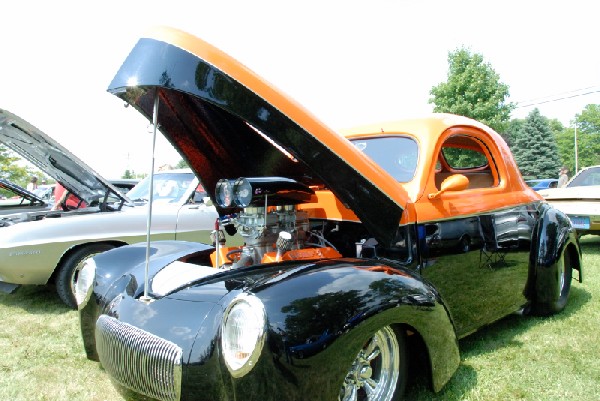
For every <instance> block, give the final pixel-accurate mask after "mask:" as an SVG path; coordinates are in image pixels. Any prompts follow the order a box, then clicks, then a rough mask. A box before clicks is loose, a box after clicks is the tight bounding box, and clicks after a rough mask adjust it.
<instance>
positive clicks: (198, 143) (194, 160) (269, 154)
mask: <svg viewBox="0 0 600 401" xmlns="http://www.w3.org/2000/svg"><path fill="white" fill-rule="evenodd" d="M321 89H322V88H315V90H321ZM108 91H109V92H111V93H113V94H115V95H116V96H118V97H120V98H122V99H123V100H125V101H126V102H127V103H129V104H131V105H133V106H134V107H135V108H136V109H137V110H138V111H140V112H141V113H142V114H143V115H144V116H146V117H147V118H148V119H149V120H150V121H153V115H154V110H155V105H156V106H157V107H156V110H157V113H156V121H157V123H158V127H159V129H160V131H161V132H162V133H163V134H164V135H165V137H166V138H167V139H168V140H169V141H170V142H171V143H172V144H173V146H174V147H175V148H176V149H177V150H178V151H179V152H180V154H181V155H182V156H183V157H184V158H185V159H186V161H187V163H188V165H189V166H190V167H191V168H192V169H193V170H194V172H195V173H196V174H197V175H198V177H200V179H201V181H202V182H203V184H204V186H205V188H207V189H208V191H209V194H210V195H211V197H213V200H214V188H215V186H216V183H217V181H218V180H219V179H222V178H229V179H235V178H238V177H265V176H279V177H287V178H291V179H295V180H296V181H299V182H301V183H304V184H307V185H312V186H319V187H322V188H327V189H329V190H331V191H332V192H333V193H334V194H335V195H336V197H337V198H338V199H339V200H340V201H341V202H342V203H344V205H345V206H346V207H348V208H350V209H351V210H352V211H353V212H354V213H355V214H356V215H357V216H358V218H359V219H360V220H361V221H362V222H363V223H364V224H365V225H366V226H367V228H368V229H369V231H370V232H371V233H372V234H373V235H375V236H376V237H377V238H378V239H379V240H380V241H383V242H388V243H389V241H390V240H391V238H392V237H393V235H394V234H395V232H396V230H397V229H398V223H399V222H400V218H401V216H402V211H403V209H404V208H405V207H406V204H407V202H408V195H407V193H406V191H405V190H404V189H403V188H402V187H401V186H400V185H398V184H397V183H396V182H395V181H394V180H392V179H391V178H390V176H389V175H387V173H385V172H383V170H382V169H381V168H380V167H379V166H377V165H376V164H375V163H373V161H372V160H371V159H369V158H368V157H367V156H365V155H364V154H363V153H362V152H360V151H359V150H358V149H356V148H355V147H354V146H353V145H352V144H351V143H350V141H348V140H347V139H345V138H344V137H343V136H341V135H339V134H338V133H336V132H334V131H332V130H331V129H329V128H328V127H326V126H325V125H324V124H323V123H321V122H320V121H318V120H317V119H316V118H315V117H314V116H313V115H311V114H310V113H308V112H307V111H306V110H304V109H303V108H302V107H301V106H299V105H298V104H296V103H295V102H294V101H292V100H290V99H289V98H287V97H286V96H285V95H283V94H282V93H280V92H278V91H277V90H276V89H274V88H273V87H272V86H271V85H269V84H268V83H267V82H266V81H264V80H263V79H261V78H260V77H258V76H257V75H255V74H254V73H253V72H251V71H250V70H248V69H247V68H246V67H244V66H243V65H241V64H240V63H239V62H237V61H236V60H234V59H232V58H231V57H229V56H228V55H226V54H224V53H222V52H221V51H219V50H218V49H216V48H214V47H213V46H211V45H209V44H207V43H205V42H204V41H202V40H200V39H198V38H196V37H194V36H192V35H189V34H187V33H184V32H181V31H178V30H174V29H170V28H159V29H155V30H153V31H152V32H151V33H149V34H148V35H147V36H146V37H144V38H142V39H140V40H139V41H138V43H137V44H136V45H135V47H134V48H133V50H132V51H131V53H130V54H129V56H128V57H127V59H126V60H125V62H124V63H123V65H122V66H121V68H120V70H119V71H118V72H117V74H116V76H115V77H114V79H113V81H112V82H111V84H110V85H109V88H108ZM157 98H158V99H159V101H158V102H157V103H155V99H157ZM382 172H383V173H382ZM221 212H222V211H221Z"/></svg>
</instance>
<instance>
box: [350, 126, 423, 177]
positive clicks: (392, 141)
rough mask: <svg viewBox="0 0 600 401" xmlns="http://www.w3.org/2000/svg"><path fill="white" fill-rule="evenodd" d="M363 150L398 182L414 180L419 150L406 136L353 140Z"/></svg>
mask: <svg viewBox="0 0 600 401" xmlns="http://www.w3.org/2000/svg"><path fill="white" fill-rule="evenodd" d="M352 143H353V144H354V146H356V148H357V149H359V150H361V151H362V152H363V153H365V154H366V155H367V156H369V157H370V158H371V159H373V160H374V161H375V162H376V163H377V164H379V165H380V166H381V167H382V168H383V169H384V170H385V171H387V172H388V173H389V174H390V175H391V176H392V177H394V178H395V179H396V181H398V182H408V181H410V180H412V178H413V177H414V175H415V170H416V168H417V161H418V158H419V148H418V146H417V143H416V142H415V141H414V140H413V139H412V138H408V137H405V136H388V137H377V138H368V139H365V138H362V139H355V140H352Z"/></svg>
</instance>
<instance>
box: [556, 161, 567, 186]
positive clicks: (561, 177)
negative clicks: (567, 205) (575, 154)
mask: <svg viewBox="0 0 600 401" xmlns="http://www.w3.org/2000/svg"><path fill="white" fill-rule="evenodd" d="M568 172H569V170H568V169H567V168H566V167H565V166H562V167H561V168H560V170H559V172H558V185H557V186H556V187H557V188H562V187H564V186H565V185H567V181H569V176H568V175H567V173H568Z"/></svg>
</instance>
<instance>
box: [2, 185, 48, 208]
mask: <svg viewBox="0 0 600 401" xmlns="http://www.w3.org/2000/svg"><path fill="white" fill-rule="evenodd" d="M0 188H2V189H5V190H7V191H10V192H12V193H13V194H15V196H18V197H19V198H24V199H26V201H24V202H22V203H23V204H30V205H40V206H43V205H45V204H46V202H44V200H43V199H41V198H39V197H38V196H37V195H36V194H34V193H31V192H29V191H28V190H26V189H25V188H23V187H21V186H19V185H17V184H14V183H12V182H10V181H8V180H5V179H4V178H0Z"/></svg>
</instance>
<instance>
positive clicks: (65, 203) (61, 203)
mask: <svg viewBox="0 0 600 401" xmlns="http://www.w3.org/2000/svg"><path fill="white" fill-rule="evenodd" d="M82 207H86V204H85V202H84V201H82V200H80V199H79V198H78V197H76V196H75V195H73V194H72V193H70V192H69V190H67V189H66V188H65V187H63V186H62V185H60V184H59V183H58V182H57V183H56V185H54V206H52V210H62V209H69V210H70V209H79V208H82Z"/></svg>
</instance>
